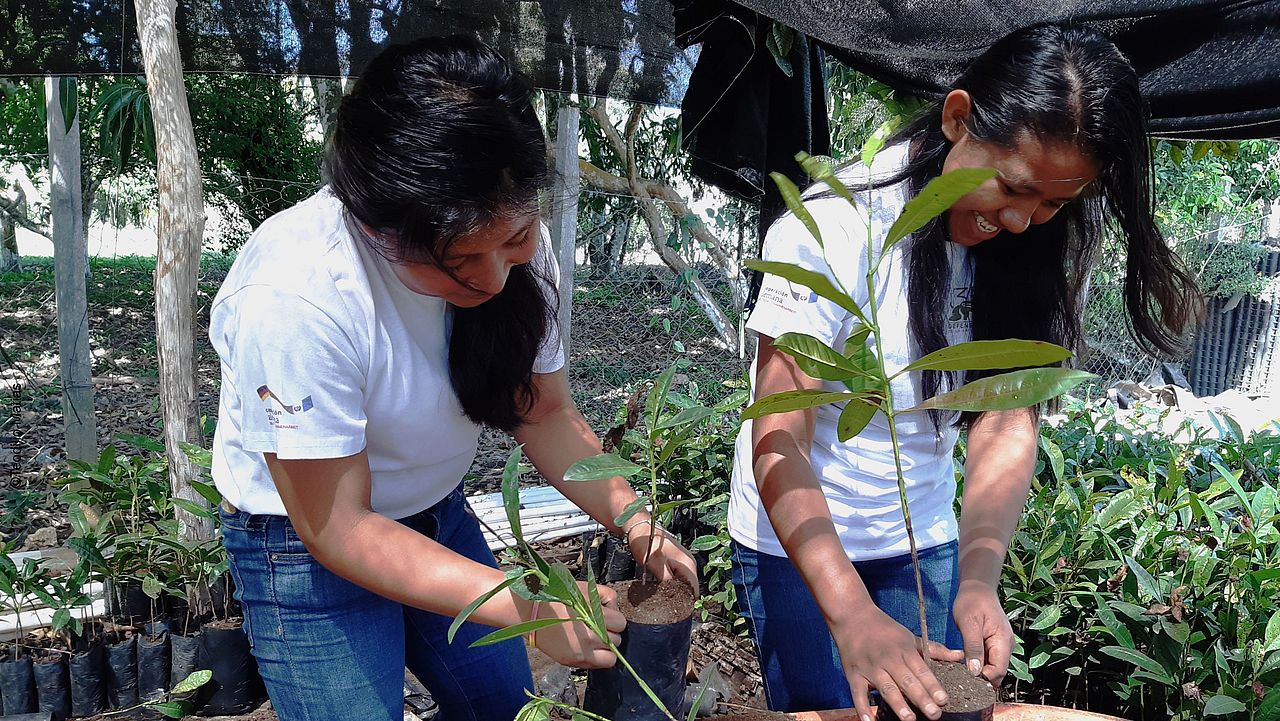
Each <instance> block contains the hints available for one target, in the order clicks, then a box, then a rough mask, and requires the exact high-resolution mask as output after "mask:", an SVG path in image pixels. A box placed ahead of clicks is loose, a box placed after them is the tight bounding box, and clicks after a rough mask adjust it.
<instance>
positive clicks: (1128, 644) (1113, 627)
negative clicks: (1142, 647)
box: [1093, 593, 1136, 648]
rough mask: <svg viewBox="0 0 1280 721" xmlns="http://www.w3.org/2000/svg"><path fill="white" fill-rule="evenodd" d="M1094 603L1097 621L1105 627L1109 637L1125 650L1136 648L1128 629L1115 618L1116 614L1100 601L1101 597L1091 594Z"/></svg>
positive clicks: (1104, 602)
mask: <svg viewBox="0 0 1280 721" xmlns="http://www.w3.org/2000/svg"><path fill="white" fill-rule="evenodd" d="M1093 598H1094V601H1095V602H1096V603H1097V608H1098V619H1099V620H1101V621H1102V625H1103V626H1106V627H1107V630H1108V631H1110V632H1111V635H1112V636H1113V637H1114V638H1115V639H1116V640H1117V641H1119V642H1120V643H1121V644H1122V645H1123V646H1124V647H1125V648H1136V647H1135V646H1134V643H1133V634H1132V633H1130V632H1129V627H1128V626H1125V625H1124V624H1123V623H1121V622H1120V619H1118V618H1116V614H1115V612H1114V611H1112V610H1111V607H1110V606H1108V605H1107V603H1106V601H1104V600H1102V596H1101V595H1100V594H1098V593H1094V594H1093Z"/></svg>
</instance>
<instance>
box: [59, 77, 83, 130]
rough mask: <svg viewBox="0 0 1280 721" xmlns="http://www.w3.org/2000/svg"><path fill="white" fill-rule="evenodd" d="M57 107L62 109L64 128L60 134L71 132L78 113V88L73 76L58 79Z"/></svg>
mask: <svg viewBox="0 0 1280 721" xmlns="http://www.w3.org/2000/svg"><path fill="white" fill-rule="evenodd" d="M58 105H59V106H60V107H61V108H62V122H63V123H65V124H66V128H64V129H63V131H62V132H64V133H69V132H71V126H72V125H75V122H76V114H77V113H79V112H80V110H79V105H80V86H79V84H78V83H77V82H76V77H75V76H74V75H63V76H62V77H60V78H58Z"/></svg>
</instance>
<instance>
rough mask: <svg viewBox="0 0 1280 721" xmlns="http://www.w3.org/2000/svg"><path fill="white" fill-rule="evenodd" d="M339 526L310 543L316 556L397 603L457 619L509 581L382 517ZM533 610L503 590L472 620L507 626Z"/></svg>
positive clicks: (360, 517) (363, 515)
mask: <svg viewBox="0 0 1280 721" xmlns="http://www.w3.org/2000/svg"><path fill="white" fill-rule="evenodd" d="M335 520H338V519H335ZM338 523H339V524H341V525H340V526H339V525H337V524H335V526H333V527H330V528H327V529H325V531H324V532H321V533H320V534H319V536H318V537H317V538H315V539H313V540H312V541H311V542H310V543H309V544H308V548H309V550H310V551H311V553H312V555H314V556H315V557H316V560H318V561H319V562H320V563H322V564H323V565H324V566H325V567H326V568H328V569H329V570H330V571H333V572H334V573H336V574H337V575H339V576H341V577H343V578H345V579H347V580H348V581H351V582H352V583H354V584H356V585H358V586H361V587H362V588H366V589H368V590H370V591H373V592H374V593H376V594H378V595H380V596H384V597H386V598H389V599H391V600H393V601H398V602H400V603H403V604H406V605H409V606H414V607H416V608H421V609H425V610H427V611H431V612H433V613H439V614H441V615H444V616H456V615H457V614H458V613H459V612H460V611H462V609H464V608H466V607H467V605H468V604H470V603H471V602H472V601H474V600H475V599H476V598H478V597H479V596H481V595H482V594H484V593H485V592H487V591H489V590H490V589H492V588H493V587H495V586H497V585H498V584H500V583H502V582H503V581H504V580H505V576H504V575H503V573H502V572H501V571H499V570H497V569H495V568H490V567H489V566H486V565H484V564H481V563H476V562H475V561H472V560H471V559H468V558H466V557H464V556H461V555H459V554H457V553H454V552H453V551H451V550H449V549H448V548H446V547H444V546H442V545H441V544H439V543H437V542H435V541H433V540H431V539H430V538H428V537H426V536H424V535H422V534H420V533H418V532H417V531H414V530H413V529H411V528H408V527H407V526H404V525H403V524H401V523H398V522H396V521H394V520H392V519H390V518H387V517H386V516H382V515H380V514H378V513H374V512H372V511H364V512H359V513H354V514H352V515H351V517H350V518H349V519H346V520H345V522H343V521H341V520H338ZM530 606H531V604H530V603H529V602H528V601H525V600H523V599H520V598H518V597H516V596H515V595H514V594H512V593H511V592H510V591H504V592H503V593H499V594H498V595H496V596H494V597H493V598H492V599H490V600H489V601H488V602H486V603H485V604H484V605H482V606H481V607H480V608H479V609H477V610H476V612H475V614H474V615H472V616H471V620H473V621H476V622H478V623H483V624H485V625H489V626H509V625H511V624H514V623H519V622H520V621H524V620H527V619H528V618H529V615H530V614H529V612H530V610H531V608H530Z"/></svg>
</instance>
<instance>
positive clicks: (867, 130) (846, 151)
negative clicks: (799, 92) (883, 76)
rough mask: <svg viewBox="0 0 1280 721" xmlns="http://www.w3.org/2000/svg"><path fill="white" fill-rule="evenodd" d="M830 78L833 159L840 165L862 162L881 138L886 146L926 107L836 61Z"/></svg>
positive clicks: (829, 71) (829, 67) (829, 64)
mask: <svg viewBox="0 0 1280 721" xmlns="http://www.w3.org/2000/svg"><path fill="white" fill-rule="evenodd" d="M827 75H828V78H827V107H829V108H830V117H831V156H832V157H833V158H835V159H836V160H838V161H846V160H853V159H855V158H858V157H859V156H860V154H861V152H862V150H863V149H864V148H866V147H867V146H868V145H869V144H871V145H875V144H876V142H877V141H876V140H875V139H874V138H875V136H876V135H877V134H879V141H878V142H879V145H881V146H882V145H883V141H884V139H885V137H886V136H887V135H888V133H890V132H892V131H893V130H894V129H896V128H897V127H898V126H900V125H901V124H902V123H904V122H905V121H907V120H909V119H911V118H913V117H915V116H916V114H918V113H919V112H920V111H921V110H923V109H924V107H925V105H926V103H925V101H923V100H921V99H919V98H916V97H914V96H911V95H907V94H906V93H903V92H900V91H897V90H894V89H893V88H891V87H889V86H888V85H885V84H884V83H882V82H879V81H878V80H874V79H872V78H871V77H870V76H867V75H864V74H862V73H860V72H858V71H856V70H854V69H852V68H849V67H847V66H845V65H843V64H841V63H840V62H839V61H837V60H834V59H831V60H829V61H828V62H827ZM881 129H883V130H881Z"/></svg>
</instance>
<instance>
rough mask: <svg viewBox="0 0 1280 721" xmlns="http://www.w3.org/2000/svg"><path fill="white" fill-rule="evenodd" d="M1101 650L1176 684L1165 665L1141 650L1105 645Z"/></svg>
mask: <svg viewBox="0 0 1280 721" xmlns="http://www.w3.org/2000/svg"><path fill="white" fill-rule="evenodd" d="M1101 651H1102V652H1103V653H1105V654H1107V655H1108V656H1111V657H1112V658H1118V659H1120V660H1121V661H1125V662H1128V663H1131V664H1133V665H1134V666H1137V667H1138V668H1141V669H1143V670H1144V671H1147V672H1148V673H1151V674H1152V675H1154V676H1156V677H1158V678H1160V679H1161V680H1162V681H1163V682H1164V683H1167V684H1169V685H1170V686H1172V685H1174V683H1173V678H1171V677H1170V676H1169V674H1168V672H1166V671H1165V670H1164V667H1163V666H1161V665H1160V664H1159V663H1157V662H1156V660H1155V659H1153V658H1151V657H1150V656H1148V655H1147V654H1145V653H1143V652H1141V651H1138V650H1136V649H1132V648H1125V647H1123V646H1103V647H1102V649H1101Z"/></svg>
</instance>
